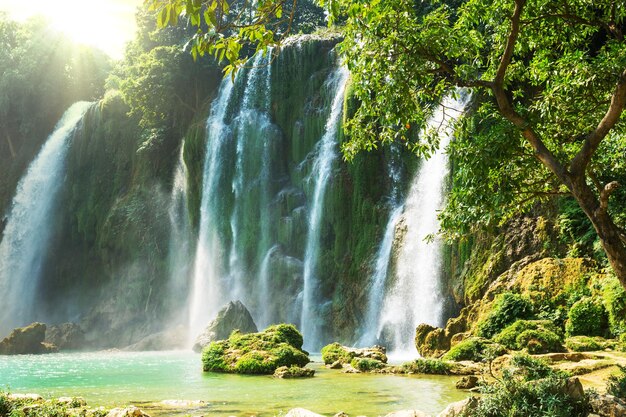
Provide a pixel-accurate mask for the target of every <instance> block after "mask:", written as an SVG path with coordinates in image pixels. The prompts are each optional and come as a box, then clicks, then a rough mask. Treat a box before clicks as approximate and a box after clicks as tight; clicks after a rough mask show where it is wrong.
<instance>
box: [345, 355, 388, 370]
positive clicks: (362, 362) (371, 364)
mask: <svg viewBox="0 0 626 417" xmlns="http://www.w3.org/2000/svg"><path fill="white" fill-rule="evenodd" d="M350 365H352V367H353V368H354V369H358V370H359V371H363V372H367V371H372V370H374V369H381V368H384V367H385V364H384V363H382V362H381V361H377V360H376V359H370V358H354V359H352V361H351V362H350Z"/></svg>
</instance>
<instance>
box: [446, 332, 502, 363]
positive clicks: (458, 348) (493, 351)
mask: <svg viewBox="0 0 626 417" xmlns="http://www.w3.org/2000/svg"><path fill="white" fill-rule="evenodd" d="M505 353H506V348H505V347H504V346H501V345H499V344H497V343H494V342H492V341H491V340H488V339H485V338H482V337H470V338H468V339H465V340H463V341H462V342H459V343H457V344H456V345H454V346H452V349H450V350H449V351H448V352H447V353H446V354H445V355H443V357H442V358H441V359H443V360H447V361H474V362H480V361H482V360H483V359H484V358H485V355H487V354H489V355H494V356H500V355H503V354H505Z"/></svg>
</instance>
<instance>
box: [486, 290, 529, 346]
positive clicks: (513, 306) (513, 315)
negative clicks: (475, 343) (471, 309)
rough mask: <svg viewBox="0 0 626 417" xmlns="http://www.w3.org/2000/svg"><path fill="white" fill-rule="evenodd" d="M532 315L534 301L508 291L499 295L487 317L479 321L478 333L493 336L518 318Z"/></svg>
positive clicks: (488, 336) (487, 336)
mask: <svg viewBox="0 0 626 417" xmlns="http://www.w3.org/2000/svg"><path fill="white" fill-rule="evenodd" d="M532 316H533V308H532V303H531V302H530V300H529V299H528V298H527V297H524V296H522V295H520V294H515V293H511V292H507V293H504V294H501V295H500V296H499V297H498V299H497V300H496V302H495V303H494V305H493V309H492V310H491V312H490V313H489V315H488V316H487V318H485V319H484V320H483V321H481V322H480V323H478V332H477V334H478V336H481V337H486V338H491V337H493V336H494V335H496V334H498V333H500V332H501V331H502V330H503V329H504V328H505V327H507V326H508V325H509V324H511V323H513V322H515V321H516V320H518V319H530V318H532Z"/></svg>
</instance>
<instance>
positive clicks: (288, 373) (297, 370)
mask: <svg viewBox="0 0 626 417" xmlns="http://www.w3.org/2000/svg"><path fill="white" fill-rule="evenodd" d="M313 375H315V369H311V368H301V367H299V366H281V367H280V368H277V369H276V370H275V371H274V378H285V379H287V378H310V377H312V376H313Z"/></svg>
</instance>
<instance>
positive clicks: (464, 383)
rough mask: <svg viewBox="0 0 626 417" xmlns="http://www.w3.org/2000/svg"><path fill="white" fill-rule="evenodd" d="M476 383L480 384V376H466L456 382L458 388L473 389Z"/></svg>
mask: <svg viewBox="0 0 626 417" xmlns="http://www.w3.org/2000/svg"><path fill="white" fill-rule="evenodd" d="M476 385H478V377H476V376H474V375H467V376H464V377H463V378H461V379H459V380H458V381H457V382H456V388H457V389H472V388H474V387H475V386H476Z"/></svg>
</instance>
